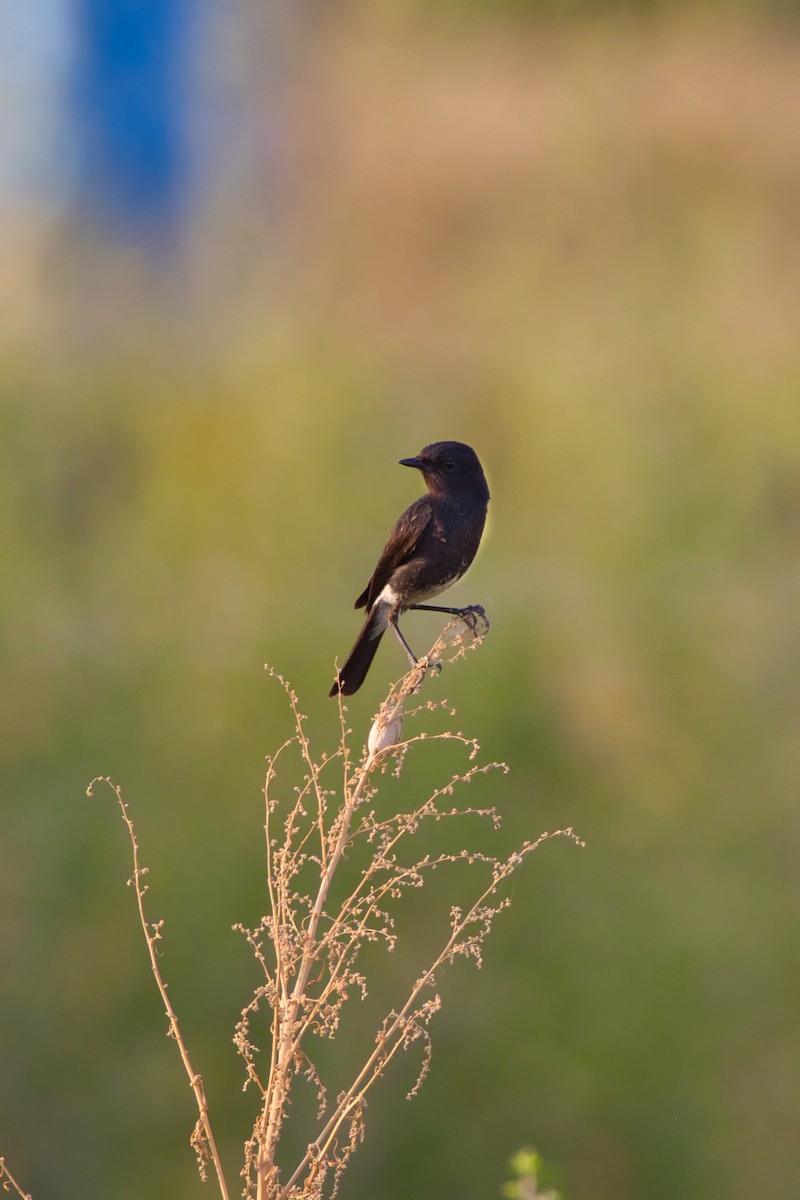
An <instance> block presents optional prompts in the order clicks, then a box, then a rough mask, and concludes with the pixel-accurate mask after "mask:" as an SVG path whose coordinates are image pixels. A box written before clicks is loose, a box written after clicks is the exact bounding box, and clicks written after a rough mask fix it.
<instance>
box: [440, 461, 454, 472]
mask: <svg viewBox="0 0 800 1200" xmlns="http://www.w3.org/2000/svg"><path fill="white" fill-rule="evenodd" d="M455 469H456V464H455V463H454V462H453V460H452V458H446V459H445V460H444V462H443V463H442V470H443V471H447V473H448V475H449V474H450V472H451V471H455Z"/></svg>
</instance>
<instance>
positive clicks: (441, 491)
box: [329, 442, 489, 696]
mask: <svg viewBox="0 0 800 1200" xmlns="http://www.w3.org/2000/svg"><path fill="white" fill-rule="evenodd" d="M400 462H401V464H402V465H403V466H404V467H416V468H417V470H419V471H421V472H422V476H423V478H424V480H425V483H426V485H427V488H428V494H427V495H425V496H421V497H420V498H419V500H415V501H414V503H413V504H412V505H410V507H409V508H407V509H406V511H405V512H404V513H403V515H402V516H401V517H400V518H399V519H398V521H397V523H396V524H395V526H394V529H393V530H392V532H391V533H390V534H389V538H388V541H387V542H386V545H385V546H384V548H383V551H382V552H381V556H380V558H379V559H378V562H377V565H376V567H375V570H374V571H373V572H372V576H371V577H370V580H369V583H368V584H367V586H366V587H365V588H364V591H363V592H362V593H361V595H360V596H359V597H358V599H357V600H356V603H355V607H356V608H366V610H367V615H366V619H365V621H364V624H363V626H362V628H361V631H360V633H359V635H358V637H357V638H356V641H355V645H354V646H353V649H352V650H351V651H350V654H349V655H348V657H347V661H346V662H345V664H344V666H343V667H342V668H341V669H340V671H339V673H338V675H337V677H336V679H335V680H334V682H333V687H332V688H331V690H330V692H329V695H331V696H335V695H337V693H339V692H341V693H342V694H343V695H345V696H350V695H352V694H353V692H355V691H357V690H358V689H359V688H360V687H361V684H362V683H363V682H364V679H365V677H366V674H367V671H368V670H369V667H370V664H371V662H372V660H373V658H374V657H375V652H376V650H377V649H378V643H379V642H380V640H381V637H382V636H383V634H384V632H385V630H386V628H387V626H388V625H391V626H392V628H393V629H394V631H395V633H396V634H397V636H398V638H399V639H400V641H401V642H402V644H403V646H404V647H405V649H406V652H407V653H408V656H409V658H410V659H411V661H412V662H413V663H416V658H415V657H414V655H413V653H412V651H411V649H410V647H409V645H408V643H407V642H406V640H405V638H404V637H403V635H402V633H401V632H400V628H399V626H398V624H397V618H398V617H399V616H400V614H401V613H402V612H404V611H405V610H406V609H409V608H412V609H413V608H430V609H432V610H433V611H434V612H446V613H452V614H454V615H458V616H466V615H467V614H468V613H470V612H471V611H472V610H469V609H454V608H439V607H438V606H436V605H425V604H422V603H421V601H423V600H428V599H430V598H431V597H433V596H438V595H439V593H440V592H443V591H444V590H445V588H447V587H449V586H450V584H451V583H455V581H456V580H457V579H460V578H461V576H462V575H463V574H464V572H465V571H466V570H467V567H469V565H470V563H471V562H472V560H473V558H474V557H475V555H476V553H477V550H478V546H479V545H480V541H481V535H482V534H483V527H484V525H485V523H486V507H487V505H488V503H489V488H488V486H487V484H486V477H485V476H484V474H483V468H482V467H481V464H480V462H479V460H478V456H477V454H476V453H475V451H474V450H473V449H472V448H471V446H467V445H465V444H464V443H463V442H434V443H433V444H432V445H430V446H426V447H425V449H424V450H421V451H420V452H419V454H418V455H416V457H415V458H401V459H400Z"/></svg>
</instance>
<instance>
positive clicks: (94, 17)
mask: <svg viewBox="0 0 800 1200" xmlns="http://www.w3.org/2000/svg"><path fill="white" fill-rule="evenodd" d="M74 13H75V52H76V53H75V60H74V61H75V77H74V87H73V114H74V122H75V134H76V144H77V162H76V169H77V187H78V196H77V201H78V204H79V205H81V206H82V207H83V208H84V209H86V208H88V210H89V211H88V213H86V214H85V215H88V216H89V217H90V219H92V220H95V221H99V222H100V223H101V224H102V225H104V226H106V227H107V228H108V230H109V231H110V232H111V233H113V234H114V235H116V236H122V237H123V238H126V239H127V238H132V239H134V240H137V241H144V242H149V241H150V240H151V239H152V236H153V235H154V234H156V235H157V234H158V232H159V231H161V232H166V231H167V230H170V231H171V232H173V233H174V232H176V228H175V227H176V225H178V224H179V223H180V221H181V219H182V217H183V215H184V210H185V206H186V199H187V190H188V189H187V177H188V165H189V164H188V148H187V136H186V121H187V109H188V104H187V95H186V92H187V89H186V70H185V62H186V40H187V32H188V29H187V27H188V20H187V6H186V3H185V0H146V2H145V0H75V8H74ZM158 240H160V239H158Z"/></svg>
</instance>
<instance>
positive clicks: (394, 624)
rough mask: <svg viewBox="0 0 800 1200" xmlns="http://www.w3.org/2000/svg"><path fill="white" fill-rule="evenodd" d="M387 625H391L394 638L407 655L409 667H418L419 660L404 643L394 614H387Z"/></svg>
mask: <svg viewBox="0 0 800 1200" xmlns="http://www.w3.org/2000/svg"><path fill="white" fill-rule="evenodd" d="M389 624H390V625H391V627H392V629H393V630H394V632H395V636H396V637H397V639H398V640H399V642H400V645H401V646H402V647H403V649H404V650H405V652H406V654H407V655H408V661H409V662H410V663H411V666H412V667H418V666H419V659H418V658H417V656H416V654H415V653H414V651H413V650H412V649H411V647H410V646H409V644H408V642H407V641H406V639H405V638H404V637H403V635H402V633H401V632H400V626H399V625H398V624H397V616H396V614H395V613H390V614H389Z"/></svg>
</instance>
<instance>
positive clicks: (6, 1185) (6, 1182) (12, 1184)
mask: <svg viewBox="0 0 800 1200" xmlns="http://www.w3.org/2000/svg"><path fill="white" fill-rule="evenodd" d="M0 1185H2V1188H3V1191H4V1192H10V1191H11V1189H12V1188H13V1189H14V1191H15V1192H16V1193H17V1195H18V1196H21V1197H22V1200H31V1195H30V1193H29V1192H23V1190H22V1188H21V1187H20V1186H19V1184H18V1183H17V1181H16V1179H15V1178H14V1176H13V1175H12V1174H11V1172H10V1171H9V1169H8V1167H7V1166H6V1160H5V1159H4V1158H0Z"/></svg>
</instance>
